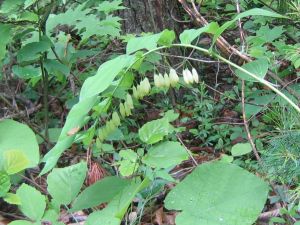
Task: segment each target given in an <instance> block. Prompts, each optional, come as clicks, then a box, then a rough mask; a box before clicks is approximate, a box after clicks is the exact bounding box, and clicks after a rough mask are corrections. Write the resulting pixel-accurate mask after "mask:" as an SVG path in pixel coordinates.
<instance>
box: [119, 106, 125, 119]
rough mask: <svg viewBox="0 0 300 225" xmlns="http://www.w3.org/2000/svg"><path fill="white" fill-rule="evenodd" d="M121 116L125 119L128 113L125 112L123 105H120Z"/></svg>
mask: <svg viewBox="0 0 300 225" xmlns="http://www.w3.org/2000/svg"><path fill="white" fill-rule="evenodd" d="M120 114H121V116H122V117H123V118H125V117H126V111H125V106H124V104H123V103H120Z"/></svg>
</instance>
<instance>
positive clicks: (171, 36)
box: [157, 30, 176, 46]
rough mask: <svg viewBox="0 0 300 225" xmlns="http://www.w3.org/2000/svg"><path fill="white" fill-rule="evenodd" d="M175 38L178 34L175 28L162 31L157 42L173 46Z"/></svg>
mask: <svg viewBox="0 0 300 225" xmlns="http://www.w3.org/2000/svg"><path fill="white" fill-rule="evenodd" d="M175 38H176V34H175V32H174V31H173V30H164V31H163V32H162V33H161V35H160V38H159V40H158V42H157V43H158V44H159V45H163V46H171V45H172V43H173V41H174V40H175Z"/></svg>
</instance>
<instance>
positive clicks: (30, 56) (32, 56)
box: [17, 39, 51, 63]
mask: <svg viewBox="0 0 300 225" xmlns="http://www.w3.org/2000/svg"><path fill="white" fill-rule="evenodd" d="M50 47H51V42H50V41H49V40H47V39H45V40H41V41H39V42H31V43H29V44H27V45H25V46H24V47H23V48H21V49H20V50H19V51H18V54H17V60H18V62H19V63H21V62H25V61H32V60H37V59H38V57H39V55H40V54H41V53H43V52H45V51H47V50H49V49H50Z"/></svg>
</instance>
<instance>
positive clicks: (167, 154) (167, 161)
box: [142, 141, 189, 168]
mask: <svg viewBox="0 0 300 225" xmlns="http://www.w3.org/2000/svg"><path fill="white" fill-rule="evenodd" d="M188 157H189V154H188V153H187V151H186V150H185V148H184V147H183V146H182V145H181V144H180V143H179V142H172V141H166V142H163V143H160V144H158V145H155V146H153V147H151V148H150V149H149V150H148V153H147V154H146V155H145V156H144V157H143V159H142V161H143V163H145V164H146V165H148V166H150V167H154V168H169V167H172V166H176V165H178V164H179V163H181V162H182V161H184V160H187V159H188Z"/></svg>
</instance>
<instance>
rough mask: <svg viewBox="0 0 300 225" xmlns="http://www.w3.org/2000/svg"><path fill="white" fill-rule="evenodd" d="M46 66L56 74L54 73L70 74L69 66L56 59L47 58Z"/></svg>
mask: <svg viewBox="0 0 300 225" xmlns="http://www.w3.org/2000/svg"><path fill="white" fill-rule="evenodd" d="M44 66H45V68H46V70H47V71H48V73H49V74H54V75H57V74H63V75H65V76H68V75H69V74H70V68H69V67H67V66H66V65H65V64H62V63H60V62H58V61H57V60H54V59H46V60H45V61H44Z"/></svg>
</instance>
